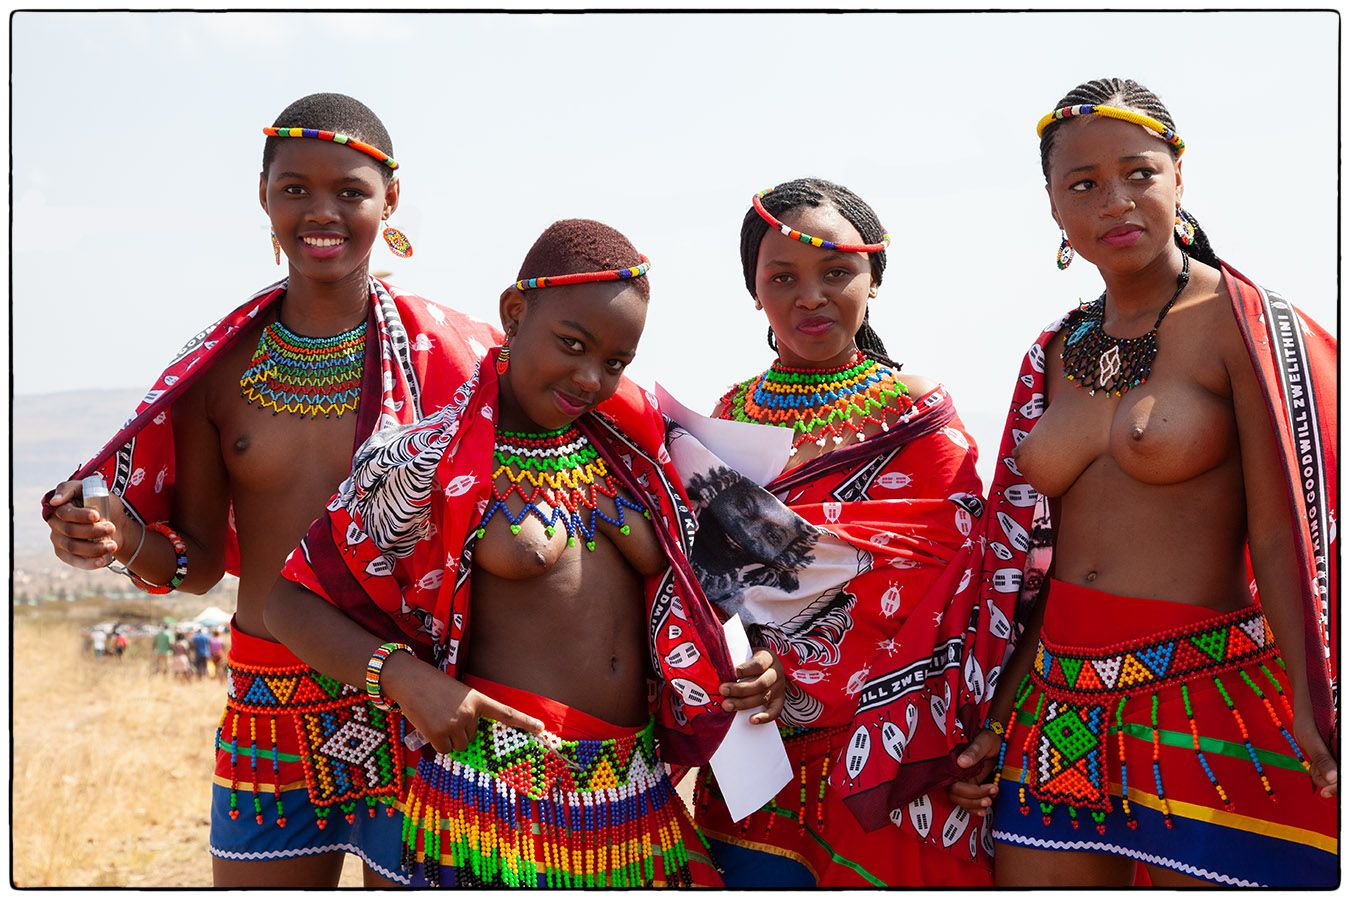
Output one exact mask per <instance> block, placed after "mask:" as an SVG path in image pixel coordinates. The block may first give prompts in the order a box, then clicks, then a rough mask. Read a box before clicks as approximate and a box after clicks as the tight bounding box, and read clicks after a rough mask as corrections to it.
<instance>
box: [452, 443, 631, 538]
mask: <svg viewBox="0 0 1350 900" xmlns="http://www.w3.org/2000/svg"><path fill="white" fill-rule="evenodd" d="M492 461H493V462H494V463H495V464H496V470H495V471H493V473H492V502H491V503H489V504H488V508H487V511H486V512H484V513H483V519H482V521H480V522H479V523H478V531H477V535H478V537H480V538H481V537H483V536H484V535H485V534H487V525H488V523H489V522H490V521H492V517H493V516H495V515H496V514H497V511H498V510H500V511H501V513H502V515H504V516H506V519H507V521H508V522H510V523H511V533H512V534H520V526H521V523H522V522H524V521H525V517H526V516H529V515H533V516H534V517H535V518H536V519H538V520H539V521H540V522H542V523H543V525H544V535H545V536H546V537H553V533H554V531H556V529H557V526H558V522H559V521H561V522H562V525H563V527H564V528H565V529H567V546H569V547H575V546H576V543H577V538H576V536H577V534H578V533H580V534H581V536H582V537H583V538H584V539H585V541H586V549H587V550H594V549H595V528H596V519H597V518H600V519H604V520H605V521H606V522H608V523H609V524H611V525H615V526H617V527H618V529H619V533H620V534H624V535H627V534H628V533H629V527H628V526H627V525H626V524H624V508H625V507H626V508H628V509H631V510H632V511H633V512H637V513H641V514H642V517H643V518H645V519H650V518H651V513H649V512H648V511H647V508H646V507H645V506H643V505H642V504H641V503H635V502H634V501H632V500H629V499H628V498H627V497H626V496H624V494H623V491H622V489H621V488H620V486H619V484H618V482H617V480H616V479H615V478H614V476H613V475H612V473H611V472H610V471H609V469H608V467H606V465H605V460H604V459H603V458H602V457H601V456H600V452H599V451H598V450H596V449H595V446H594V445H593V444H591V442H590V441H589V440H587V439H586V436H585V435H583V434H582V433H581V432H580V431H578V430H577V428H576V426H575V425H568V426H567V427H566V428H560V429H558V430H557V431H546V432H543V433H535V434H530V433H525V432H519V431H501V430H499V431H498V432H497V442H496V445H495V446H494V447H493V449H492ZM502 476H505V477H506V479H507V481H508V482H509V483H510V487H508V488H507V489H506V490H505V491H502V490H501V489H500V488H498V487H497V482H498V480H499V479H500V478H502ZM527 488H528V490H527ZM597 494H601V495H603V496H605V497H608V498H609V499H610V500H611V501H613V503H614V510H615V513H616V516H617V517H615V518H611V517H610V516H609V515H608V514H607V513H605V511H604V510H602V509H601V508H600V504H599V502H598V501H599V498H598V497H597V496H596V495H597ZM512 495H515V496H518V497H519V498H520V500H521V504H522V505H521V508H520V512H519V513H517V514H516V515H514V516H513V515H512V514H511V510H510V509H509V508H508V507H507V505H506V501H507V499H508V498H509V497H511V496H512ZM541 499H542V500H543V501H544V502H545V503H546V504H547V505H548V506H549V507H550V509H549V511H548V512H545V511H544V510H543V509H541V508H540V505H539V501H540V500H541ZM587 513H589V515H587Z"/></svg>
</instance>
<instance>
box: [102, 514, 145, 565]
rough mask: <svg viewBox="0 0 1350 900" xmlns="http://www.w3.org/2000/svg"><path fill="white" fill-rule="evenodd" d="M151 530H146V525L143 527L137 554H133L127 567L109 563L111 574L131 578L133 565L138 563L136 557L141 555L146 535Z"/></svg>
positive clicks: (137, 545) (137, 543) (137, 544)
mask: <svg viewBox="0 0 1350 900" xmlns="http://www.w3.org/2000/svg"><path fill="white" fill-rule="evenodd" d="M149 530H150V529H148V528H146V527H145V526H144V525H142V526H141V539H140V540H139V541H137V542H136V552H135V553H133V554H131V559H129V560H127V564H126V565H125V566H124V565H121V564H120V563H116V562H111V563H108V571H109V572H116V573H117V574H118V575H125V576H127V577H128V578H130V577H131V564H132V563H134V562H135V561H136V557H138V556H140V555H141V548H142V547H144V546H145V533H146V532H147V531H149Z"/></svg>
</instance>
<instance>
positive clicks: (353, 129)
mask: <svg viewBox="0 0 1350 900" xmlns="http://www.w3.org/2000/svg"><path fill="white" fill-rule="evenodd" d="M272 125H273V127H275V128H317V129H319V130H321V131H336V132H338V133H340V134H345V135H349V136H351V137H354V138H356V139H357V140H358V141H362V142H364V143H367V144H370V145H372V146H374V147H377V148H379V149H380V150H383V151H384V152H385V153H388V154H389V155H390V156H396V154H395V153H394V141H393V139H392V138H390V137H389V132H388V131H387V130H386V129H385V127H384V123H383V122H381V121H380V117H379V116H377V115H375V113H374V112H373V111H372V110H371V108H370V107H369V106H366V105H365V104H364V103H362V102H361V101H360V100H357V99H356V98H354V97H348V96H347V95H346V94H309V95H308V96H305V97H301V98H300V99H299V100H297V101H295V102H294V103H292V104H291V105H290V106H288V107H286V108H285V109H283V110H282V111H281V114H280V115H278V116H277V117H276V121H274V122H273V123H272ZM283 140H285V138H275V137H270V138H267V140H265V141H263V158H262V171H263V176H264V177H265V176H266V175H267V170H268V169H269V168H270V167H271V165H272V160H273V158H274V157H275V156H276V155H277V147H278V146H280V144H281V142H282V141H283ZM380 172H381V175H382V177H383V178H384V180H385V181H386V182H387V181H389V180H390V179H391V178H393V177H394V172H393V170H392V169H390V168H389V167H388V166H380Z"/></svg>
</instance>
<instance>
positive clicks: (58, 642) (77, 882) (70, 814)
mask: <svg viewBox="0 0 1350 900" xmlns="http://www.w3.org/2000/svg"><path fill="white" fill-rule="evenodd" d="M174 604H179V605H181V608H178V607H177V606H175V605H174ZM194 605H195V606H196V607H200V606H201V602H200V600H199V599H198V598H190V599H182V600H177V601H172V600H171V601H167V604H166V601H163V600H157V601H155V605H154V606H153V607H151V606H149V605H147V604H136V606H138V607H141V608H139V609H135V610H128V609H118V608H116V607H115V606H113V605H110V604H107V603H100V602H99V601H96V600H87V601H81V602H79V603H60V604H44V605H43V606H41V607H36V608H22V609H16V610H15V614H14V617H13V619H12V620H11V621H12V624H13V635H12V637H13V648H14V669H13V671H12V673H11V679H12V680H11V683H12V685H13V696H14V701H13V708H12V734H13V742H14V755H13V758H12V760H11V769H12V779H13V780H12V783H13V797H12V803H13V807H12V808H13V826H14V827H13V835H12V846H13V857H12V868H11V872H12V885H13V886H14V887H20V888H31V887H130V888H148V887H210V885H211V859H210V856H209V854H208V853H207V849H206V847H207V833H208V830H209V821H208V816H209V811H210V795H211V789H210V784H211V775H212V772H213V769H214V766H215V755H214V753H213V751H212V741H213V739H214V737H215V730H216V725H217V723H218V722H219V719H220V713H221V710H222V708H223V705H224V700H225V688H224V686H223V685H221V684H220V683H218V682H216V681H215V680H213V679H207V680H203V681H191V682H183V681H178V680H175V679H173V678H171V677H169V676H167V675H152V674H151V672H150V652H149V639H148V638H143V639H139V640H138V641H133V643H132V644H131V646H130V648H129V649H128V651H127V656H126V658H124V659H123V660H122V661H121V662H118V661H117V660H115V659H113V658H111V657H108V658H104V659H101V660H96V659H94V658H93V656H92V655H91V654H90V652H89V650H88V649H87V648H86V645H85V639H84V632H83V628H84V627H85V626H87V625H92V624H94V623H95V622H101V621H112V620H118V621H136V620H138V619H141V620H143V619H145V618H146V617H147V616H148V615H150V614H152V613H153V614H155V615H162V614H175V615H179V616H191V615H192V614H193V613H192V612H191V611H189V609H190V608H191V607H193V606H194ZM693 783H694V777H693V776H692V775H690V776H689V777H686V778H685V779H684V780H683V782H682V783H681V785H680V793H681V794H682V795H684V797H685V801H686V802H688V801H689V799H690V798H689V793H690V790H691V788H692V786H693ZM360 885H361V864H360V861H359V860H358V859H356V858H355V857H351V856H348V857H347V861H346V863H345V864H344V866H343V872H342V881H341V886H343V887H360Z"/></svg>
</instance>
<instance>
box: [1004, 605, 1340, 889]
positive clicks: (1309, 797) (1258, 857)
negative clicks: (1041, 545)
mask: <svg viewBox="0 0 1350 900" xmlns="http://www.w3.org/2000/svg"><path fill="white" fill-rule="evenodd" d="M1046 604H1047V605H1046V618H1045V624H1044V625H1043V626H1042V631H1041V639H1040V643H1039V645H1038V646H1037V648H1036V654H1035V658H1034V661H1033V663H1032V669H1031V672H1030V674H1029V675H1028V676H1027V677H1026V678H1025V679H1024V680H1023V683H1022V684H1021V686H1020V687H1019V689H1018V691H1017V695H1016V702H1015V706H1014V710H1013V714H1012V717H1011V719H1010V721H1009V722H1008V723H1007V726H1006V728H1005V737H1004V741H1003V745H1002V747H1001V748H1000V751H999V760H998V766H997V770H996V775H995V779H996V783H998V785H999V792H998V795H997V797H996V798H995V803H994V814H993V815H994V839H995V840H996V841H1002V842H1005V843H1015V844H1019V845H1022V846H1027V847H1033V848H1039V849H1048V850H1081V851H1095V852H1106V853H1112V854H1115V855H1119V856H1125V857H1129V858H1132V859H1137V860H1140V861H1142V862H1145V863H1149V864H1151V865H1156V866H1161V867H1164V868H1169V869H1172V870H1174V871H1178V872H1181V873H1183V874H1187V875H1191V876H1193V877H1196V878H1200V879H1203V880H1206V881H1210V882H1213V883H1216V884H1228V885H1234V886H1259V885H1263V886H1284V887H1289V886H1296V885H1305V886H1312V885H1322V886H1328V885H1332V884H1335V883H1336V882H1335V878H1336V874H1335V872H1336V856H1335V853H1336V838H1335V835H1336V813H1335V803H1334V802H1333V801H1329V800H1323V799H1321V798H1318V797H1317V796H1315V792H1314V791H1313V788H1312V782H1311V779H1310V778H1309V776H1308V774H1307V767H1308V766H1307V762H1306V760H1305V759H1304V755H1303V752H1302V750H1301V749H1300V748H1299V746H1298V744H1297V743H1296V742H1295V740H1294V738H1293V736H1292V734H1291V729H1292V727H1293V724H1292V723H1293V718H1294V716H1293V710H1292V708H1291V700H1290V697H1291V694H1290V688H1289V682H1288V679H1287V678H1286V677H1285V675H1284V670H1283V663H1282V662H1281V661H1280V659H1279V657H1278V656H1277V652H1276V646H1275V640H1274V637H1273V635H1272V634H1271V631H1270V627H1269V625H1268V624H1267V623H1266V620H1265V617H1264V616H1263V615H1262V613H1261V610H1260V609H1259V608H1258V607H1248V608H1245V609H1238V610H1234V611H1232V612H1227V613H1215V612H1214V611H1212V610H1209V609H1205V608H1203V607H1198V606H1192V605H1189V604H1184V603H1176V602H1172V601H1164V600H1146V599H1139V598H1130V597H1118V596H1114V595H1111V594H1105V593H1103V592H1101V591H1095V590H1092V589H1090V588H1085V587H1080V586H1077V585H1069V584H1065V583H1063V582H1059V581H1054V580H1052V581H1051V589H1050V594H1049V597H1048V599H1047V601H1046ZM1113 629H1115V630H1118V631H1119V633H1121V634H1122V636H1123V639H1122V640H1118V641H1112V642H1109V643H1108V642H1106V641H1104V640H1101V638H1102V636H1103V635H1104V634H1105V633H1107V632H1110V631H1111V630H1113ZM1131 632H1133V633H1132V634H1131ZM1328 879H1330V880H1328Z"/></svg>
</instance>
